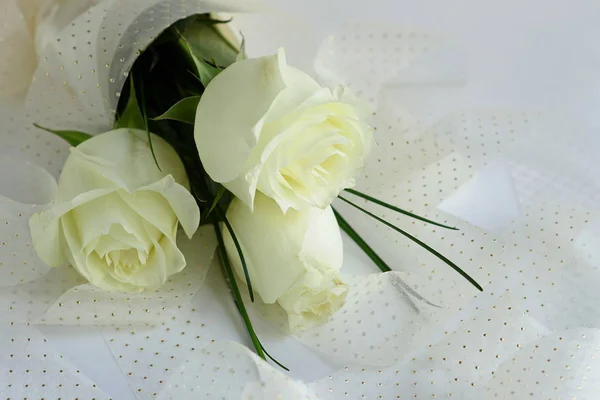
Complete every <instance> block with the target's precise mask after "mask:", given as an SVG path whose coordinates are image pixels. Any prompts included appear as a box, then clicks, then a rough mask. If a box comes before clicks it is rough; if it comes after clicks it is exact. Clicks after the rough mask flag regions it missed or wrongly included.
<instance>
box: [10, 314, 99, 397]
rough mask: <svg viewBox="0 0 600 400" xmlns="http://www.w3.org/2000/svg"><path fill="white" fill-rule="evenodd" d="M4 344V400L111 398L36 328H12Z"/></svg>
mask: <svg viewBox="0 0 600 400" xmlns="http://www.w3.org/2000/svg"><path fill="white" fill-rule="evenodd" d="M2 334H3V337H2V340H1V341H0V374H1V376H2V379H0V393H1V394H2V398H3V399H25V398H29V399H67V398H69V399H75V398H79V399H86V400H88V399H89V400H91V399H96V400H109V399H110V397H109V396H108V395H107V394H106V393H104V392H103V391H102V390H101V389H100V388H98V387H97V386H96V385H95V384H94V383H93V382H91V381H90V380H89V379H88V378H86V377H85V376H84V375H83V374H82V373H81V371H79V370H78V369H77V367H76V366H74V365H73V364H71V363H70V362H69V361H68V360H67V359H65V358H64V357H63V356H62V355H60V354H58V353H56V351H55V350H54V346H53V345H52V344H51V343H49V342H48V340H47V339H46V338H44V336H43V335H42V334H41V333H40V332H39V331H37V330H36V329H34V328H32V327H25V326H23V327H11V328H6V329H4V330H3V331H2Z"/></svg>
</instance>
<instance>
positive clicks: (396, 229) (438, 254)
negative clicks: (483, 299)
mask: <svg viewBox="0 0 600 400" xmlns="http://www.w3.org/2000/svg"><path fill="white" fill-rule="evenodd" d="M338 198H339V199H340V200H342V201H344V202H345V203H348V204H349V205H351V206H352V207H354V208H356V209H357V210H359V211H361V212H362V213H364V214H366V215H368V216H369V217H371V218H373V219H375V220H377V221H379V222H381V223H382V224H384V225H385V226H387V227H389V228H392V229H393V230H395V231H396V232H398V233H400V234H401V235H403V236H405V237H407V238H408V239H410V240H412V241H413V242H415V243H416V244H418V245H419V246H421V247H423V248H424V249H425V250H427V251H428V252H430V253H431V254H433V255H434V256H436V257H437V258H439V259H440V260H442V261H443V262H445V263H446V264H448V265H449V266H450V267H451V268H452V269H454V270H455V271H456V272H458V273H459V274H460V275H461V276H462V277H463V278H465V279H466V280H467V281H469V282H470V283H471V284H472V285H473V286H475V287H476V288H477V289H478V290H480V291H482V292H483V288H482V287H481V285H479V283H477V282H476V281H475V280H474V279H473V278H471V277H470V276H469V274H467V273H466V272H465V271H463V270H462V269H461V268H460V267H459V266H458V265H456V264H454V263H453V262H452V261H450V260H449V259H448V258H446V257H444V256H443V255H442V254H440V253H439V252H438V251H437V250H435V249H433V248H432V247H430V246H428V245H427V244H426V243H424V242H422V241H421V240H419V239H417V238H416V237H414V236H412V235H411V234H409V233H408V232H405V231H404V230H402V229H400V228H398V227H397V226H395V225H392V224H390V223H389V222H387V221H386V220H384V219H382V218H380V217H378V216H377V215H375V214H373V213H371V212H369V211H367V210H365V209H364V208H362V207H360V206H358V205H356V204H354V203H353V202H351V201H350V200H347V199H345V198H343V197H342V196H338Z"/></svg>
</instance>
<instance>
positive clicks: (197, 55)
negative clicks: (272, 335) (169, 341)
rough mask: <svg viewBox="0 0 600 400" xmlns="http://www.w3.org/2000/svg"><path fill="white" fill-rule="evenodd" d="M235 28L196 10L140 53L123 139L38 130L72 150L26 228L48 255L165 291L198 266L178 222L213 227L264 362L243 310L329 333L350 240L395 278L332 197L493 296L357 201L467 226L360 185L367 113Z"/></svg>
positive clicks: (91, 277)
mask: <svg viewBox="0 0 600 400" xmlns="http://www.w3.org/2000/svg"><path fill="white" fill-rule="evenodd" d="M228 23H229V20H224V19H220V18H219V17H218V16H216V15H213V14H194V15H192V16H189V17H187V18H184V19H181V20H179V21H178V22H176V23H174V24H172V25H171V26H169V27H168V28H166V29H165V30H164V31H163V32H162V33H160V35H158V36H157V37H156V38H155V39H154V40H153V41H152V42H151V44H150V45H149V46H148V47H147V48H146V49H143V50H142V51H140V54H139V57H137V59H136V60H135V62H134V63H133V65H132V67H131V69H130V70H128V71H124V76H126V77H127V79H126V82H125V84H124V88H123V90H122V91H121V92H119V93H118V99H119V101H118V104H117V108H116V114H115V119H114V126H113V130H111V131H109V132H105V133H100V134H96V135H91V134H90V133H88V132H84V131H79V130H59V129H55V128H54V127H50V126H43V125H41V124H36V127H38V128H39V129H42V130H45V131H48V132H51V133H54V134H55V135H57V136H59V137H61V138H63V139H65V140H66V141H68V142H69V143H70V145H71V146H73V147H72V148H71V150H70V155H69V157H68V159H67V161H66V163H65V165H64V167H63V168H62V172H61V176H60V180H59V183H58V195H57V198H56V201H55V203H54V204H53V205H52V206H51V207H49V208H48V209H47V210H45V211H43V212H41V213H36V214H34V215H33V216H32V217H31V220H30V228H31V232H32V238H33V246H34V248H35V250H36V252H37V254H38V255H39V257H40V258H41V259H42V260H43V261H44V262H45V263H46V264H48V265H50V266H60V265H64V264H67V263H68V264H70V265H72V266H73V267H74V268H75V269H76V270H77V271H78V272H79V273H80V274H81V276H83V277H84V278H85V279H86V280H87V281H88V282H90V283H91V284H93V285H95V286H97V287H99V288H101V289H103V290H107V291H125V292H142V291H145V290H156V289H158V288H160V287H161V286H162V285H164V284H165V282H167V280H168V279H169V277H171V276H172V275H173V274H177V273H178V272H180V271H182V270H183V268H184V267H185V266H186V256H185V254H183V253H182V251H181V250H180V249H179V248H178V245H177V229H178V226H181V227H182V228H183V230H184V232H185V233H186V235H187V236H188V237H190V238H191V236H192V235H193V234H194V232H195V231H196V229H197V228H198V226H199V225H202V226H204V225H207V226H212V228H213V230H214V235H215V236H216V239H217V240H216V241H217V253H218V255H219V258H220V262H221V266H222V268H223V271H224V277H225V279H226V281H227V283H228V285H229V288H230V290H231V293H232V295H233V298H234V301H235V304H236V306H237V309H238V310H239V312H240V314H241V316H242V318H243V320H244V323H245V325H246V327H247V330H248V333H249V335H250V337H251V339H252V343H253V344H254V347H255V350H256V352H257V353H258V354H259V355H260V356H261V357H263V358H265V357H266V356H268V353H266V351H265V349H264V347H263V346H262V344H261V342H260V340H259V338H258V337H257V335H256V333H255V331H254V328H253V326H252V322H251V319H250V317H249V314H248V312H247V303H249V302H250V303H254V302H257V301H258V302H260V303H262V304H266V305H277V307H278V308H279V309H280V310H282V311H283V312H284V314H285V315H286V319H287V326H286V327H285V329H286V330H289V331H290V332H292V333H300V332H303V331H306V330H310V329H311V328H314V327H316V326H319V325H322V324H324V323H326V322H328V321H329V320H330V319H331V316H332V315H334V314H335V313H336V312H337V311H338V310H339V309H340V308H342V306H343V305H344V304H345V301H346V298H347V295H348V292H349V291H350V290H352V289H351V288H350V287H349V286H348V285H347V284H346V283H345V282H344V279H343V278H342V275H341V273H340V269H341V268H342V264H343V245H342V236H341V231H344V232H345V233H346V234H348V235H349V237H350V238H351V239H352V240H353V241H354V242H355V243H356V244H358V246H359V247H360V248H361V249H362V250H363V251H364V253H365V254H366V255H367V256H368V257H369V258H370V259H371V260H372V261H373V262H374V263H375V264H376V265H377V266H378V267H379V268H380V269H381V271H382V272H388V271H391V268H390V267H389V266H388V265H387V264H386V262H385V261H384V260H383V258H381V257H380V256H379V255H378V253H377V252H376V251H375V250H373V248H372V247H371V246H370V245H369V244H368V243H367V242H368V240H369V238H368V237H367V238H366V239H365V238H363V237H362V236H361V235H360V233H359V232H358V231H357V230H355V229H354V228H352V226H351V225H350V223H349V222H348V221H347V220H346V219H345V218H344V216H343V213H342V212H341V211H338V210H336V209H334V208H332V206H331V204H332V202H333V201H334V199H336V198H339V200H340V201H342V202H343V203H346V204H347V205H349V206H350V207H352V208H354V209H356V210H358V211H360V212H362V213H365V214H367V215H368V216H369V217H371V218H373V219H374V222H377V223H381V224H383V225H385V226H387V227H389V228H391V229H393V230H395V231H396V232H397V233H399V234H401V235H403V236H404V237H405V238H407V239H408V240H410V241H412V242H414V243H415V244H417V245H419V246H421V247H422V248H423V249H424V250H425V251H428V252H430V253H431V254H432V255H434V256H435V257H437V258H438V259H439V260H441V261H442V262H444V263H446V264H448V265H449V266H450V267H452V268H454V269H455V270H456V271H457V272H459V273H460V274H461V275H463V276H464V277H465V278H466V279H467V280H468V281H469V282H471V283H472V284H473V285H474V286H475V287H476V288H478V289H480V290H481V287H480V286H479V285H478V284H477V283H476V282H475V281H474V280H473V279H472V278H471V277H470V276H469V275H467V274H466V273H465V272H464V271H463V270H462V269H461V268H459V267H458V266H457V265H456V264H454V263H453V262H452V261H451V260H450V259H448V258H446V257H445V256H444V255H442V254H441V253H439V252H438V251H436V250H435V249H434V248H432V247H430V246H429V245H427V244H426V243H425V242H424V241H421V240H420V239H418V238H417V237H415V236H413V235H411V234H410V233H409V232H407V231H406V230H404V229H401V228H399V227H398V226H396V225H394V224H392V223H391V222H389V221H388V220H386V219H384V218H381V217H379V216H377V215H376V214H374V213H373V212H371V211H369V210H367V209H365V208H363V207H361V206H360V205H358V204H357V203H356V201H353V200H351V199H350V197H347V195H346V194H345V193H347V194H348V195H352V196H355V197H358V198H362V199H363V200H366V201H367V202H370V203H373V204H375V205H377V206H382V207H384V208H386V209H388V210H391V211H393V212H395V213H399V214H404V215H405V216H407V217H410V218H415V219H417V220H420V221H422V222H425V223H428V224H433V225H434V226H437V227H440V228H442V229H450V230H456V228H453V227H450V226H447V225H443V224H440V223H437V222H434V221H431V220H428V219H426V218H423V217H420V216H418V215H415V214H413V213H411V212H409V211H406V210H403V209H401V208H399V207H397V206H395V205H391V204H389V203H387V202H384V201H382V200H379V199H377V198H375V197H373V196H371V195H370V194H368V193H363V192H360V191H357V190H353V189H351V188H352V187H353V186H354V185H355V182H356V179H357V178H358V174H359V172H360V170H361V168H362V167H363V165H364V163H365V162H366V160H367V157H368V156H369V154H370V153H371V150H372V142H373V136H374V131H373V129H372V128H371V126H370V125H369V119H370V118H372V116H373V115H372V112H371V111H370V107H369V106H368V105H367V104H366V103H365V102H363V101H361V100H360V99H359V98H358V97H357V96H355V95H354V94H353V93H352V90H350V89H349V88H348V87H345V86H342V85H337V86H334V87H323V86H321V85H320V84H319V83H317V82H316V81H315V80H314V79H313V78H311V77H310V76H309V75H308V74H306V73H304V72H302V71H301V70H299V69H297V68H294V67H292V66H290V65H288V63H287V61H286V55H285V52H284V50H283V49H280V50H279V52H278V53H277V54H275V55H270V56H264V57H259V58H248V57H247V55H246V52H245V43H244V39H243V37H242V36H239V35H237V34H236V33H235V32H234V31H233V30H231V29H230V28H229V25H228ZM238 36H239V37H238ZM344 192H345V193H344ZM240 283H241V284H243V285H244V286H245V288H243V287H242V286H240ZM404 290H408V291H409V292H410V293H411V295H413V296H417V298H419V299H421V300H424V299H423V298H422V297H421V296H419V295H418V294H417V293H416V292H415V291H414V290H412V289H410V288H409V287H408V285H405V289H404ZM245 297H246V298H245ZM429 304H431V303H429ZM431 305H433V304H431Z"/></svg>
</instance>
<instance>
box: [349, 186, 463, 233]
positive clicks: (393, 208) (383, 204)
mask: <svg viewBox="0 0 600 400" xmlns="http://www.w3.org/2000/svg"><path fill="white" fill-rule="evenodd" d="M345 190H346V192H348V193H351V194H353V195H355V196H358V197H361V198H363V199H365V200H367V201H370V202H371V203H375V204H377V205H380V206H382V207H385V208H388V209H390V210H392V211H396V212H398V213H400V214H404V215H408V216H409V217H412V218H415V219H418V220H419V221H423V222H427V223H428V224H432V225H435V226H439V227H441V228H446V229H451V230H453V231H457V230H458V228H455V227H452V226H448V225H443V224H440V223H439V222H435V221H432V220H430V219H427V218H424V217H421V216H419V215H417V214H413V213H411V212H409V211H406V210H403V209H401V208H398V207H396V206H393V205H391V204H388V203H386V202H384V201H381V200H378V199H376V198H374V197H371V196H369V195H367V194H364V193H361V192H359V191H358V190H354V189H345Z"/></svg>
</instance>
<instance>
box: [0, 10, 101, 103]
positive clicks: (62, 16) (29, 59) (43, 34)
mask: <svg viewBox="0 0 600 400" xmlns="http://www.w3.org/2000/svg"><path fill="white" fill-rule="evenodd" d="M99 1H100V0H2V6H0V100H2V101H8V102H14V101H18V100H20V99H22V98H23V97H24V95H25V93H26V91H27V89H28V88H29V85H30V83H31V78H32V76H33V73H34V72H35V70H36V68H37V65H38V59H39V57H40V56H41V54H42V52H43V51H44V49H45V48H46V46H47V45H48V44H49V43H51V42H52V41H53V40H56V38H57V35H58V33H59V32H60V31H61V30H62V29H63V28H64V27H65V26H67V25H68V24H69V23H71V21H73V20H74V19H75V18H76V17H77V16H78V15H80V14H81V13H83V12H84V11H85V10H87V9H88V8H90V7H92V6H93V5H94V4H96V3H98V2H99Z"/></svg>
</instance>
